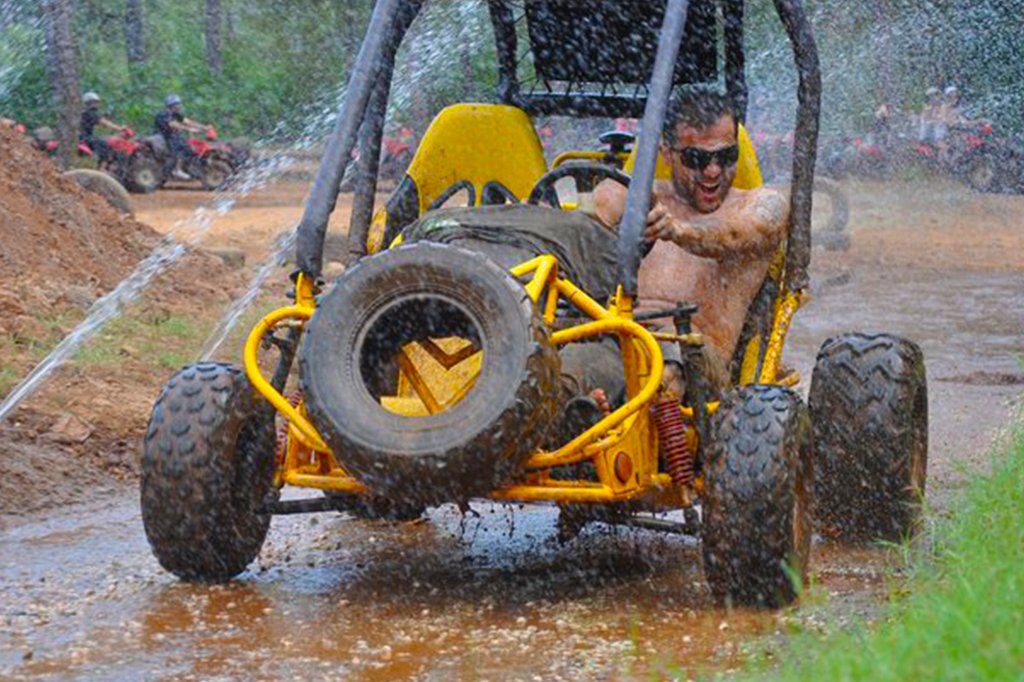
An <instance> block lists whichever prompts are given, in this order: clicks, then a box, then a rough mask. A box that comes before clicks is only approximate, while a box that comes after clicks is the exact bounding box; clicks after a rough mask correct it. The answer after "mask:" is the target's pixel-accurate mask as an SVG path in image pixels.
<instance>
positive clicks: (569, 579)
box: [0, 181, 1024, 680]
mask: <svg viewBox="0 0 1024 682" xmlns="http://www.w3.org/2000/svg"><path fill="white" fill-rule="evenodd" d="M305 189H306V185H304V184H303V185H300V184H298V183H288V184H282V185H279V186H276V187H273V188H271V189H270V190H268V191H265V192H261V193H259V194H258V195H256V196H253V197H251V198H249V199H246V200H244V201H242V202H240V203H239V205H238V206H237V207H236V208H235V209H234V210H233V211H232V212H231V213H229V214H228V215H227V216H225V217H223V218H220V219H218V221H217V222H216V223H215V225H214V228H213V229H212V231H211V233H210V236H209V239H208V241H207V242H205V244H207V245H209V246H213V247H229V248H237V249H241V250H243V251H244V252H245V254H246V256H247V258H248V263H247V265H246V267H245V269H244V270H243V271H242V275H239V276H240V277H241V276H243V275H247V274H251V272H252V271H253V269H254V268H256V267H257V266H258V265H259V263H260V262H261V260H262V259H263V258H265V257H266V256H267V254H268V253H269V244H270V243H271V241H272V239H273V238H274V237H275V236H276V235H277V234H279V233H280V232H282V231H283V230H285V229H287V228H288V227H290V226H291V225H292V224H294V222H295V221H296V220H297V218H298V216H299V215H300V214H301V200H302V198H303V196H304V193H305ZM847 189H848V190H849V191H850V193H851V210H852V218H851V221H852V222H851V230H852V247H851V249H850V250H849V251H848V252H845V253H824V252H820V251H815V256H814V257H815V263H814V265H813V273H812V274H813V279H812V294H813V296H814V300H813V301H812V303H811V304H810V305H809V306H808V307H807V308H806V309H805V310H803V311H801V312H800V313H799V314H798V316H797V318H796V322H795V323H794V328H793V333H792V337H791V344H790V345H789V347H788V349H787V356H786V360H787V362H788V363H790V364H792V365H793V366H795V367H796V368H797V369H799V370H800V371H801V372H802V373H803V375H804V377H805V378H809V376H810V368H811V366H813V361H814V354H815V352H816V349H817V347H818V345H819V344H820V343H821V341H823V340H824V339H825V338H826V337H827V336H830V335H832V334H835V333H837V332H841V331H845V330H851V329H861V330H865V331H870V330H890V331H895V332H898V333H903V334H906V335H908V336H910V337H911V338H914V339H915V340H917V341H919V342H920V343H921V344H922V346H923V347H924V350H925V354H926V359H927V363H928V379H929V383H930V400H931V434H930V437H931V451H930V461H929V483H928V499H929V504H930V505H931V506H932V507H933V509H934V511H933V514H941V513H946V512H948V511H949V510H950V508H951V507H952V505H954V504H955V500H956V493H957V491H958V490H960V489H961V488H962V486H963V485H964V483H965V482H966V481H967V480H969V478H970V477H972V476H975V475H978V474H979V473H981V472H984V471H985V469H986V467H987V464H988V457H987V453H988V451H989V445H990V443H991V441H992V439H993V438H994V437H996V436H997V435H998V433H999V430H1000V428H1001V427H1002V426H1003V425H1004V424H1005V423H1006V421H1007V419H1008V417H1009V415H1010V413H1011V411H1012V410H1013V409H1014V406H1015V405H1016V404H1017V401H1018V399H1019V396H1020V393H1021V390H1022V385H1024V371H1022V370H1021V367H1020V365H1019V364H1018V362H1019V361H1018V358H1019V357H1021V356H1022V355H1024V318H1022V317H1021V316H1020V314H1019V311H1020V310H1022V309H1024V248H1022V247H1024V230H1021V229H1020V228H1019V226H1020V225H1021V224H1022V222H1024V198H1021V197H1003V196H981V195H977V194H973V193H971V192H968V191H967V190H964V189H963V188H960V187H959V186H956V185H953V184H949V183H945V182H941V181H935V182H929V183H927V184H923V185H912V186H911V185H902V184H895V183H894V184H876V183H850V184H848V185H847ZM205 198H206V197H205V196H203V195H202V194H201V193H198V192H195V191H188V190H177V191H165V192H160V193H158V194H156V195H153V196H151V197H141V198H136V211H137V215H138V217H139V218H140V219H141V220H142V221H143V222H145V223H148V224H150V225H152V226H153V227H154V228H156V229H157V230H158V231H167V230H170V229H171V228H172V226H173V224H174V223H175V222H176V221H177V220H179V219H181V218H185V217H187V216H189V215H191V212H192V211H193V210H194V208H195V207H196V205H198V204H199V203H200V202H202V201H203V200H204V199H205ZM346 210H347V203H346V202H344V201H343V202H342V203H341V205H340V206H339V211H338V215H336V216H335V220H334V221H333V222H332V225H333V226H336V227H335V228H333V229H341V228H343V226H344V224H345V223H346V222H347V215H346ZM286 286H287V284H286V270H285V269H281V270H279V271H278V272H276V273H275V275H274V276H273V277H271V279H270V280H269V281H268V284H267V286H266V297H265V300H264V302H265V303H267V304H272V303H280V302H282V301H283V300H284V298H283V290H284V289H285V288H286ZM229 298H230V294H227V293H225V292H224V291H223V290H221V291H219V292H218V295H217V296H216V297H215V299H216V300H215V301H213V302H212V303H211V302H210V301H201V300H199V299H195V298H192V299H188V300H183V301H181V305H182V306H184V307H186V308H187V307H188V306H192V309H193V310H195V311H196V315H197V316H198V317H200V318H204V316H205V318H204V319H207V318H210V323H212V318H214V317H216V312H213V313H211V312H210V311H209V310H208V309H209V308H215V309H216V310H223V307H224V306H225V305H226V304H227V299H229ZM204 307H205V308H206V309H207V310H205V311H204V310H202V309H203V308H204ZM145 309H146V306H145V304H143V306H142V312H140V313H139V314H140V315H142V316H143V317H144V316H145V312H144V311H145ZM208 326H209V324H207V327H204V329H206V328H208ZM198 336H199V337H200V338H199V339H197V338H193V337H192V336H188V337H183V338H181V339H180V343H181V345H183V346H185V347H187V348H189V349H193V350H192V351H191V352H194V348H196V347H197V346H198V344H199V343H200V341H201V337H202V333H199V334H198ZM113 343H114V344H115V346H116V345H117V344H119V343H121V341H120V340H117V339H115V340H113ZM222 352H223V354H224V355H225V356H230V355H233V354H235V353H236V352H237V339H235V340H232V341H231V342H230V343H229V344H227V345H226V346H225V348H224V350H223V351H222ZM136 355H138V353H137V352H136ZM121 358H122V360H123V366H124V367H127V368H128V369H122V367H121V366H118V367H116V368H112V367H111V365H109V364H102V363H100V364H94V365H83V364H80V363H75V364H73V365H72V366H69V367H67V368H65V369H63V370H61V371H60V372H59V373H58V375H57V377H55V379H54V380H53V382H52V383H51V384H49V385H47V387H46V388H45V389H44V390H43V391H41V392H40V394H38V395H37V396H34V397H33V398H31V399H30V400H29V401H27V402H26V405H25V407H23V408H22V409H21V411H19V413H18V415H17V417H18V418H17V420H15V421H13V422H10V423H7V424H4V425H2V426H0V448H2V449H3V451H4V455H5V456H7V457H9V456H11V455H12V454H16V455H18V456H19V457H20V458H21V459H24V458H25V457H29V456H36V455H38V454H39V453H49V452H58V453H63V456H62V458H61V459H60V460H59V461H60V464H55V465H54V467H53V469H52V470H50V472H49V477H48V478H47V479H46V481H45V483H46V485H45V486H36V487H35V488H34V490H35V497H36V498H38V500H40V503H39V504H38V505H35V506H37V507H43V506H47V507H50V509H49V511H46V512H31V513H24V512H26V511H27V509H26V508H25V507H22V508H21V511H22V512H23V513H22V514H21V515H20V516H14V515H11V514H7V515H6V516H2V517H0V523H4V524H5V525H6V528H5V530H4V533H3V536H2V539H0V584H2V585H4V590H3V591H4V593H5V596H6V597H7V599H6V600H5V603H4V604H3V605H2V606H0V677H4V676H9V677H13V678H18V679H54V680H56V679H60V680H67V679H95V678H97V677H104V678H108V679H147V680H163V679H166V680H171V679H173V680H187V679H195V680H206V679H234V678H236V677H241V676H244V677H246V679H252V680H262V679H266V680H277V679H285V678H288V679H292V678H294V679H312V678H321V677H332V678H342V677H345V678H351V679H365V680H378V679H379V680H384V679H388V680H390V679H422V680H432V679H452V678H467V679H492V680H519V679H623V678H625V679H629V678H633V677H637V678H644V677H646V676H650V675H655V676H658V675H668V674H670V673H672V674H674V673H675V672H676V671H684V672H685V673H686V674H688V675H689V674H694V673H699V672H702V671H708V670H722V669H729V668H730V667H733V666H736V665H739V664H740V663H741V662H742V661H743V660H744V658H746V657H747V656H750V655H755V656H772V655H774V654H775V653H777V652H778V651H779V648H780V646H782V644H783V643H784V642H785V639H786V636H787V633H789V632H792V631H793V630H794V629H805V628H810V629H830V628H836V627H843V626H844V625H845V624H847V623H848V622H849V621H850V619H851V618H853V617H855V616H861V615H863V616H866V617H869V618H871V617H874V616H875V615H876V614H877V612H878V608H879V605H880V604H881V603H883V602H884V599H885V596H886V594H887V579H888V577H889V576H891V575H892V571H894V570H897V569H895V568H893V567H892V566H891V562H892V558H891V557H890V556H889V555H887V554H886V553H885V552H884V551H883V550H880V549H871V548H869V549H863V550H856V551H851V550H849V549H846V548H840V547H837V546H834V545H830V544H827V543H819V544H817V545H816V546H815V549H814V567H813V573H814V577H815V585H816V587H815V588H814V589H812V591H811V593H810V595H809V596H808V597H807V598H806V599H805V600H804V603H803V604H802V605H801V607H800V608H799V609H797V610H793V611H790V610H787V611H782V612H778V613H749V612H742V611H723V610H720V609H717V608H715V607H713V605H712V604H711V600H710V597H709V595H708V593H707V588H706V586H705V585H704V582H703V579H702V575H701V566H700V558H699V554H700V553H699V549H698V548H697V546H696V545H694V544H693V543H692V542H690V541H687V540H685V539H677V538H665V537H661V536H658V535H655V534H652V533H647V532H642V531H637V532H624V531H622V530H618V531H615V530H611V529H608V528H605V527H603V526H594V527H591V528H588V529H587V530H586V531H585V532H584V534H583V535H582V536H581V537H580V538H578V539H576V540H575V541H573V542H572V543H569V544H568V545H560V544H558V542H557V541H556V540H555V534H554V520H555V514H554V513H553V511H552V510H551V509H550V508H548V507H534V506H528V507H525V508H518V507H517V508H515V509H509V508H506V507H502V506H498V505H491V504H477V505H474V508H475V510H476V511H477V512H478V513H479V516H467V517H463V516H462V515H461V514H459V513H458V512H457V511H456V510H454V509H451V508H448V507H443V508H441V509H438V510H432V511H431V512H430V514H429V518H428V520H427V521H426V522H421V523H415V524H399V525H392V524H387V523H383V522H361V521H355V520H352V519H350V518H349V517H348V516H346V515H342V514H331V515H321V516H317V517H310V518H301V517H299V518H296V517H281V518H278V519H276V520H275V522H274V525H273V528H272V530H271V535H270V538H269V540H268V543H267V545H266V547H265V549H264V551H263V553H262V554H261V557H260V559H259V560H258V562H257V564H256V565H255V566H254V567H253V568H252V570H251V571H250V572H247V573H246V574H245V575H244V576H243V577H242V578H241V579H240V580H238V581H235V582H233V583H232V584H230V585H228V586H224V587H208V586H197V585H183V584H180V583H178V582H177V581H175V580H174V579H173V578H172V577H171V576H169V575H167V574H166V573H163V572H162V571H161V570H160V569H159V567H157V566H156V563H155V561H154V560H153V559H152V557H151V555H150V553H149V550H148V547H147V545H146V542H145V537H144V534H143V532H142V529H141V524H140V520H139V510H138V503H137V501H136V497H135V496H136V495H137V493H136V490H135V487H134V484H133V483H132V482H131V479H132V476H133V473H132V472H133V471H134V467H135V466H136V464H135V462H136V457H137V439H138V436H139V434H140V433H141V431H142V428H143V425H144V423H145V418H146V415H147V412H148V406H149V404H150V402H151V400H152V399H153V397H154V395H155V393H156V391H157V390H158V389H159V385H160V384H161V383H162V382H163V381H164V378H165V377H166V376H167V374H169V372H170V371H171V370H170V368H168V367H161V366H157V365H154V364H153V363H152V362H147V361H146V360H145V358H140V357H133V356H132V355H131V354H126V355H124V356H121ZM133 363H137V364H133ZM124 373H127V374H128V376H129V378H128V379H123V378H122V377H123V376H124ZM801 389H802V390H806V379H805V382H804V383H803V384H802V386H801ZM69 413H70V414H72V415H73V416H75V417H76V418H77V419H80V420H82V421H83V422H85V423H87V424H89V425H90V426H91V427H92V428H93V431H92V432H91V433H90V435H89V436H87V437H86V439H85V440H84V441H82V442H81V443H77V444H75V445H73V446H72V445H66V444H57V443H54V442H53V440H52V438H53V433H54V424H55V422H56V421H57V419H58V418H59V417H60V416H61V415H63V414H69ZM118 444H120V445H118ZM97 451H102V452H103V453H104V456H107V455H111V453H113V454H112V455H111V456H110V460H111V461H120V462H121V464H119V465H117V466H118V467H120V474H119V475H120V476H121V477H122V478H126V479H128V480H129V483H128V484H124V483H118V482H117V481H116V480H113V479H112V478H111V477H110V476H109V475H106V474H105V473H104V472H98V473H95V474H89V475H83V474H82V472H81V469H80V468H79V467H78V466H77V463H78V461H79V459H80V458H82V457H85V456H86V453H87V452H92V453H95V452H97ZM76 458H79V459H76ZM115 468H117V467H115ZM90 476H91V477H90ZM101 483H102V485H103V486H104V487H98V486H99V484H101ZM83 491H84V492H83ZM300 494H301V493H300ZM83 500H86V501H83ZM30 508H31V505H30ZM7 511H8V512H10V511H11V510H10V509H8V510H7Z"/></svg>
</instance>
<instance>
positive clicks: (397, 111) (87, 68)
mask: <svg viewBox="0 0 1024 682" xmlns="http://www.w3.org/2000/svg"><path fill="white" fill-rule="evenodd" d="M74 5H75V15H74V21H75V38H76V41H77V46H78V52H79V76H80V82H81V86H82V89H83V90H96V91H98V92H100V93H101V94H102V95H103V96H104V98H105V103H104V106H105V108H106V109H107V110H108V111H109V112H110V113H111V114H112V115H113V117H114V118H115V119H117V120H121V121H125V122H128V123H130V124H131V125H133V126H134V127H135V128H136V129H138V130H140V131H149V130H150V129H151V128H152V123H153V116H154V114H155V113H156V112H157V111H158V110H159V109H160V107H161V106H162V101H163V98H164V97H165V96H166V95H167V94H168V93H170V92H175V93H177V94H179V95H181V96H182V98H184V100H185V106H184V109H185V113H186V114H187V115H189V116H190V117H191V118H195V119H198V120H201V121H204V122H210V123H214V124H216V125H217V126H218V127H219V128H220V129H222V131H223V132H225V133H226V134H228V135H246V136H250V137H257V138H258V137H265V136H268V135H274V136H277V137H293V136H298V135H300V134H301V133H302V132H303V131H302V130H301V129H300V128H301V127H302V126H303V125H304V124H305V122H306V121H305V119H306V118H307V114H309V113H310V112H311V111H312V110H317V111H321V110H324V109H327V110H329V109H333V108H334V106H335V100H336V94H337V93H338V92H339V89H340V87H341V86H342V85H343V84H344V82H345V80H346V76H347V72H348V69H349V68H350V67H351V64H352V61H353V59H354V58H355V55H356V52H357V51H358V48H359V44H360V42H361V40H362V37H363V33H364V31H365V27H366V25H367V22H368V20H369V16H370V12H371V10H372V6H373V1H372V0H350V1H347V2H336V1H335V0H301V1H296V2H279V1H278V0H223V1H222V5H223V12H224V18H223V24H222V30H221V34H222V52H223V55H222V56H223V72H222V73H221V74H219V75H216V74H213V73H211V72H210V70H209V68H208V66H207V54H206V42H205V33H204V31H205V1H204V0H179V1H177V2H153V1H147V2H144V3H143V7H144V14H143V22H144V46H145V52H146V57H147V59H146V61H145V62H144V63H141V64H129V62H128V60H127V49H126V38H125V6H126V0H76V1H75V3H74ZM805 5H806V7H807V12H808V15H809V16H810V18H811V20H812V23H813V25H814V29H815V36H816V39H817V42H818V46H819V51H820V54H821V61H822V71H823V81H824V90H823V126H824V128H825V130H826V131H828V130H864V129H866V128H868V127H870V125H871V121H872V114H873V112H874V110H875V108H876V107H877V106H878V104H879V103H881V102H882V101H888V102H889V103H890V104H895V105H896V106H897V107H899V108H901V109H903V110H904V111H906V112H911V111H917V110H918V109H919V108H920V106H921V104H922V101H923V98H924V91H925V89H926V88H927V87H929V86H932V85H934V86H938V87H942V86H944V85H947V84H956V85H957V86H959V88H960V90H961V92H962V93H963V96H964V104H965V105H966V106H967V107H968V109H969V110H970V113H972V114H974V115H981V116H987V117H989V118H992V119H994V120H995V122H996V125H997V133H998V132H1022V131H1024V130H1022V129H1024V90H1022V89H1021V88H1020V83H1022V82H1024V60H1022V59H1020V38H1019V36H1021V35H1024V12H1021V11H1020V0H865V1H864V2H846V1H843V0H806V2H805ZM5 7H6V9H5V10H3V11H2V12H0V102H2V105H0V107H2V111H0V114H3V115H6V116H13V117H15V118H18V119H20V120H23V121H25V122H26V123H28V124H29V125H33V126H34V125H41V124H47V123H52V122H53V121H54V120H55V118H56V117H55V115H54V110H53V106H54V105H53V101H52V95H51V92H50V88H49V84H48V77H47V71H46V59H45V53H44V49H43V39H42V33H41V31H40V30H39V28H38V24H39V10H38V3H35V2H33V0H14V3H8V5H7V6H5ZM10 7H15V9H14V10H12V9H10ZM11 17H13V20H12V19H11ZM747 18H748V27H747V31H746V35H747V37H746V46H747V64H748V79H747V80H748V82H749V83H750V86H751V119H752V123H754V124H755V126H756V127H759V128H761V129H767V130H775V131H777V132H782V131H785V130H788V129H790V128H791V127H792V123H793V109H794V105H795V97H794V93H795V89H796V75H795V73H794V70H793V66H792V56H791V53H790V49H789V45H788V43H787V41H786V37H785V33H784V31H783V30H782V27H781V25H780V23H779V21H778V18H777V17H776V16H775V10H774V4H773V3H772V2H770V1H769V0H750V2H748V3H747ZM523 37H524V38H525V34H524V36H523ZM612 58H614V56H612ZM522 68H523V69H525V70H528V69H529V63H528V62H526V63H525V64H524V65H523V67H522ZM496 83H497V67H496V55H495V49H494V38H493V34H492V32H491V28H490V20H489V16H488V12H487V8H486V3H484V2H482V0H428V2H427V3H426V6H425V9H424V11H423V12H422V13H421V15H420V16H419V17H418V18H417V20H416V22H415V23H414V24H413V27H412V30H411V32H410V35H409V37H408V38H407V39H406V41H405V43H404V45H403V48H402V50H401V51H400V53H399V57H398V63H397V68H396V76H395V79H394V84H393V95H392V111H391V117H392V119H393V120H394V121H395V122H398V123H412V124H414V125H415V126H416V127H417V128H422V126H423V122H424V121H425V120H429V117H430V116H432V115H433V114H434V113H435V112H436V111H437V110H439V109H440V108H441V107H442V106H444V105H445V104H448V103H451V102H453V101H460V100H462V101H464V100H467V99H469V100H477V101H491V100H492V99H493V97H494V92H495V87H496Z"/></svg>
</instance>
